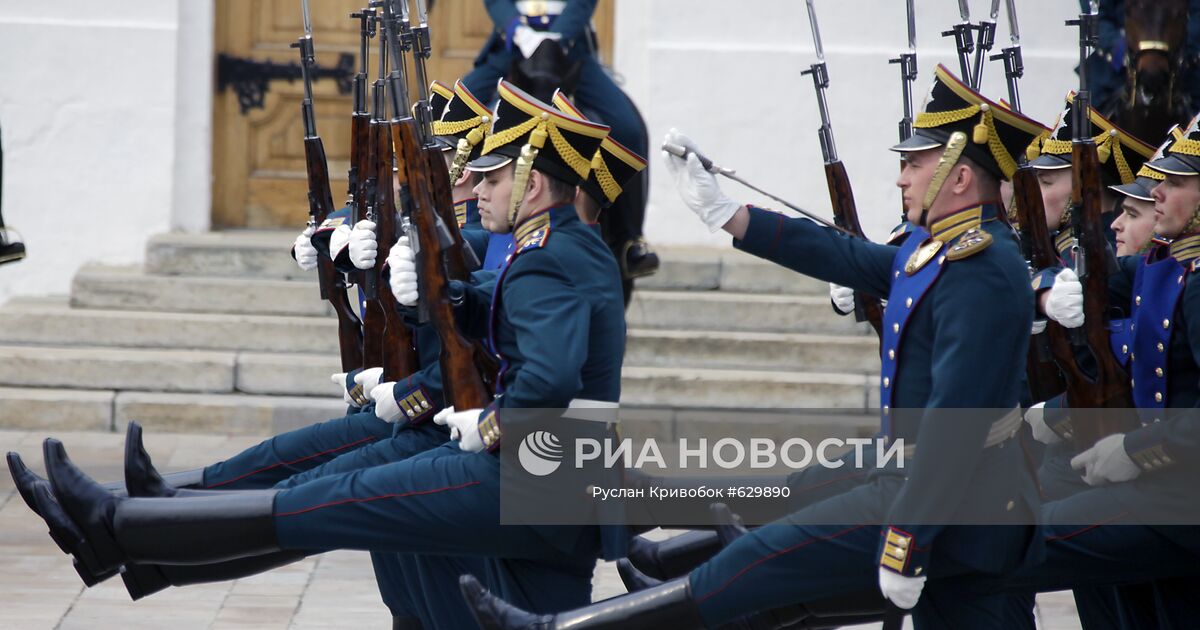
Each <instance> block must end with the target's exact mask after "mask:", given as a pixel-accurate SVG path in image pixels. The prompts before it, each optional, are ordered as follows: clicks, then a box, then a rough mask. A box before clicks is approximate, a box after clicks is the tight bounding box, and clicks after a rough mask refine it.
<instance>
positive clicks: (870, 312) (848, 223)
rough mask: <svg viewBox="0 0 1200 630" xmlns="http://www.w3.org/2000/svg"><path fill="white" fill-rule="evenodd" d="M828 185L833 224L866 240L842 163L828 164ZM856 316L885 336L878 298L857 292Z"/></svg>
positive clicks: (836, 161) (855, 294)
mask: <svg viewBox="0 0 1200 630" xmlns="http://www.w3.org/2000/svg"><path fill="white" fill-rule="evenodd" d="M825 183H826V184H827V185H828V186H829V201H830V202H831V203H832V204H833V222H834V224H836V225H837V226H838V227H840V228H843V229H845V230H849V231H850V232H853V233H854V234H856V235H858V236H861V237H863V238H864V239H865V238H866V235H865V234H864V233H863V229H862V224H861V223H860V222H859V220H858V207H857V206H856V205H855V204H854V190H853V189H851V188H850V177H849V176H848V175H846V166H845V165H844V164H842V161H841V160H835V161H833V162H826V163H825ZM854 317H855V319H856V320H857V321H860V322H861V321H867V322H870V323H871V328H874V329H875V334H877V335H879V336H880V337H881V338H882V336H883V305H882V304H881V303H880V301H879V298H877V297H875V296H871V295H866V294H865V293H862V292H858V291H856V292H855V293H854Z"/></svg>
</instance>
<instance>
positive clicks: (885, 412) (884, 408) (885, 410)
mask: <svg viewBox="0 0 1200 630" xmlns="http://www.w3.org/2000/svg"><path fill="white" fill-rule="evenodd" d="M883 415H885V416H886V415H888V406H887V405H884V406H883Z"/></svg>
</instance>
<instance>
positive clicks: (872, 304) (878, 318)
mask: <svg viewBox="0 0 1200 630" xmlns="http://www.w3.org/2000/svg"><path fill="white" fill-rule="evenodd" d="M807 6H808V23H809V26H810V27H811V29H812V36H813V46H814V48H815V49H816V53H817V61H816V63H814V64H812V65H810V66H809V67H808V70H805V71H803V72H801V73H800V74H811V75H812V78H813V87H814V88H815V89H816V91H817V109H818V110H819V111H820V113H821V127H820V129H818V131H817V137H818V138H820V141H821V155H822V157H823V158H824V160H825V184H826V185H827V186H828V187H829V201H830V203H832V204H833V221H834V223H836V224H837V225H838V226H839V227H842V228H844V229H846V230H847V231H850V232H853V233H855V234H857V235H858V236H861V237H863V238H864V239H865V238H866V236H865V235H864V234H863V229H862V224H861V223H859V220H858V209H857V207H856V206H855V204H854V191H853V190H852V189H851V188H850V177H849V176H848V175H846V165H845V164H843V163H842V161H841V160H840V159H838V155H837V146H836V145H835V144H834V142H833V125H832V124H831V123H830V122H829V106H828V104H827V103H826V102H825V88H827V87H829V72H828V70H827V69H826V66H825V48H824V46H822V45H821V31H820V29H819V28H818V27H817V13H816V9H814V8H813V0H808V2H807ZM854 320H855V321H859V322H863V321H867V322H870V323H871V327H872V328H874V329H875V332H876V334H878V335H880V337H881V338H882V336H883V306H882V305H881V304H880V302H879V298H877V297H874V296H871V295H866V294H864V293H861V292H858V291H855V292H854Z"/></svg>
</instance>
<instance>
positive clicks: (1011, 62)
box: [988, 0, 1025, 112]
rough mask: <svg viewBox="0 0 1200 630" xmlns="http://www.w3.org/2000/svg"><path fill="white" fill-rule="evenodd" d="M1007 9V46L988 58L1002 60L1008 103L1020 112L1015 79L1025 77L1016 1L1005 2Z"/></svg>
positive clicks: (1018, 92)
mask: <svg viewBox="0 0 1200 630" xmlns="http://www.w3.org/2000/svg"><path fill="white" fill-rule="evenodd" d="M1005 1H1006V7H1007V8H1008V41H1009V45H1008V46H1006V47H1005V48H1001V49H1000V52H999V53H998V54H995V55H992V56H991V57H988V58H989V59H991V60H992V61H995V60H997V59H1003V60H1004V80H1005V83H1007V84H1008V103H1009V105H1011V106H1012V108H1013V111H1015V112H1019V111H1021V94H1020V91H1019V90H1018V89H1017V79H1020V78H1021V77H1022V76H1024V75H1025V62H1024V60H1023V59H1022V58H1021V31H1020V29H1019V28H1017V3H1016V0H1005Z"/></svg>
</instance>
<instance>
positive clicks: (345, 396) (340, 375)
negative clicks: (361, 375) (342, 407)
mask: <svg viewBox="0 0 1200 630" xmlns="http://www.w3.org/2000/svg"><path fill="white" fill-rule="evenodd" d="M329 380H331V381H333V384H334V385H337V386H338V389H339V390H341V392H342V400H344V401H346V404H347V405H352V406H354V407H357V406H358V401H357V400H354V399H353V398H351V397H350V390H348V389H346V373H345V372H337V373H336V374H330V375H329Z"/></svg>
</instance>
